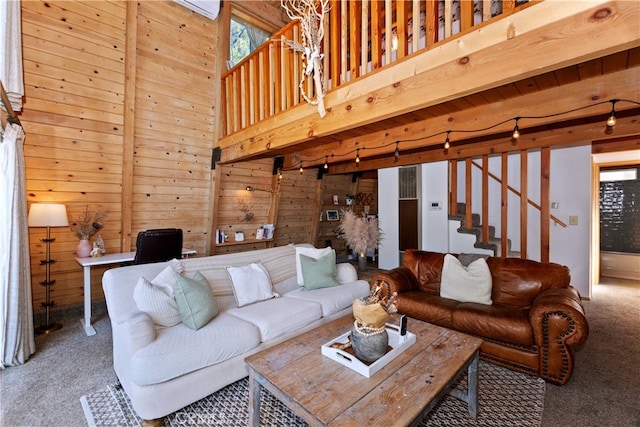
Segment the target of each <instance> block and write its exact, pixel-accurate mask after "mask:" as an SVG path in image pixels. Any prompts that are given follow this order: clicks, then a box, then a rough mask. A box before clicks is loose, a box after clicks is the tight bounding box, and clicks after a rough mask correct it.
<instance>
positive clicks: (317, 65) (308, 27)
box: [280, 0, 329, 117]
mask: <svg viewBox="0 0 640 427" xmlns="http://www.w3.org/2000/svg"><path fill="white" fill-rule="evenodd" d="M280 4H281V6H282V7H283V8H284V10H285V11H286V12H287V16H288V17H289V18H291V20H294V21H299V22H300V27H301V29H302V43H298V42H294V41H292V40H286V39H284V38H283V40H282V41H283V43H285V44H286V45H287V46H289V47H291V49H293V50H294V51H296V52H300V53H303V54H304V55H303V57H302V58H303V60H304V62H305V63H306V68H305V72H304V73H303V74H302V78H301V79H300V83H299V87H300V91H301V93H302V97H303V98H304V100H305V101H307V103H309V104H311V105H317V106H318V113H319V114H320V117H324V116H326V114H327V111H326V109H325V107H324V95H325V91H324V86H323V84H322V72H323V71H322V57H323V55H322V54H321V53H320V46H321V45H322V44H321V43H322V39H323V38H324V17H325V14H326V13H327V12H328V11H329V0H280ZM311 74H313V82H314V86H315V91H316V99H315V100H313V99H311V98H310V97H309V95H307V93H306V91H305V88H304V82H305V80H306V78H307V76H310V75H311Z"/></svg>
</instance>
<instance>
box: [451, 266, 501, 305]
mask: <svg viewBox="0 0 640 427" xmlns="http://www.w3.org/2000/svg"><path fill="white" fill-rule="evenodd" d="M492 285H493V281H492V279H491V271H489V266H488V265H487V261H485V260H484V258H479V259H477V260H475V261H473V262H472V263H471V264H469V266H468V267H464V266H463V265H462V263H460V261H458V259H457V258H456V257H454V256H453V255H450V254H446V255H445V256H444V264H443V265H442V280H441V281H440V296H441V297H443V298H450V299H453V300H456V301H460V302H476V303H479V304H486V305H491V304H492V303H493V302H492V301H491V288H492Z"/></svg>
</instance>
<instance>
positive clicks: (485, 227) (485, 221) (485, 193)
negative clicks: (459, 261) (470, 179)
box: [482, 154, 489, 243]
mask: <svg viewBox="0 0 640 427" xmlns="http://www.w3.org/2000/svg"><path fill="white" fill-rule="evenodd" d="M482 242H483V243H489V156H488V155H487V154H484V155H483V156H482Z"/></svg>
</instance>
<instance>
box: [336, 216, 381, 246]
mask: <svg viewBox="0 0 640 427" xmlns="http://www.w3.org/2000/svg"><path fill="white" fill-rule="evenodd" d="M379 225H380V224H379V222H378V219H377V218H367V216H366V215H365V214H362V216H358V215H356V214H355V213H353V211H351V210H345V209H343V210H342V222H341V223H340V226H339V227H338V232H339V233H340V235H341V236H342V237H343V238H344V239H345V240H346V241H347V245H349V247H350V248H351V249H353V250H355V251H357V252H358V253H359V254H363V253H366V252H367V251H372V250H374V249H376V248H377V247H378V243H379V242H380V240H381V239H382V232H381V231H380V226H379Z"/></svg>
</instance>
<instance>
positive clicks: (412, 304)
mask: <svg viewBox="0 0 640 427" xmlns="http://www.w3.org/2000/svg"><path fill="white" fill-rule="evenodd" d="M458 305H460V302H459V301H455V300H452V299H448V298H442V297H441V296H438V295H432V294H429V293H426V292H422V291H409V292H402V293H400V294H398V296H397V297H396V307H398V312H400V313H403V314H406V315H407V316H409V317H414V318H416V319H420V320H423V321H425V322H428V323H433V324H435V325H438V326H442V327H445V328H452V327H453V326H452V325H453V322H452V316H453V311H454V310H455V309H456V307H458Z"/></svg>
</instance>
